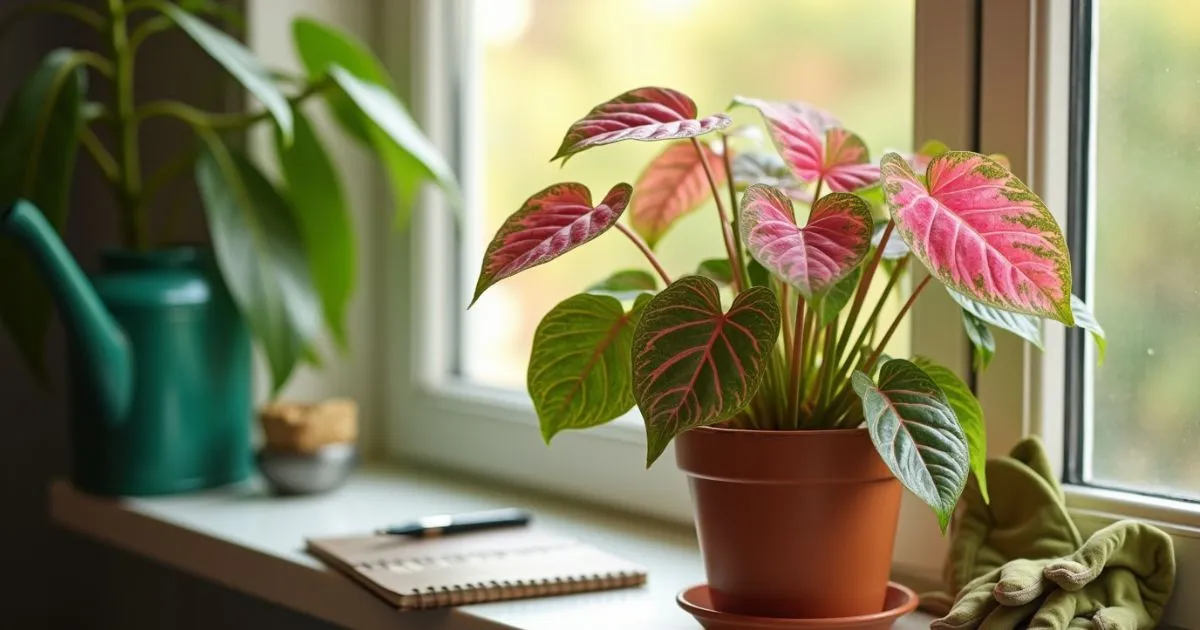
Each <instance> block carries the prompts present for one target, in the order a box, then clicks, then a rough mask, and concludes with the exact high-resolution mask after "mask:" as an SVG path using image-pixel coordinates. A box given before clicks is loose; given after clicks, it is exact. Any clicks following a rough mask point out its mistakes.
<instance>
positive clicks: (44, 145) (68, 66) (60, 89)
mask: <svg viewBox="0 0 1200 630" xmlns="http://www.w3.org/2000/svg"><path fill="white" fill-rule="evenodd" d="M86 88H87V77H86V75H85V73H84V71H83V68H81V67H80V65H79V63H78V61H77V60H76V59H75V58H74V57H73V52H72V51H70V50H56V51H53V52H51V53H50V54H49V55H47V56H46V57H45V59H43V60H42V63H41V65H39V66H38V67H37V68H36V69H35V70H34V71H33V73H32V74H31V75H30V76H29V78H28V79H26V80H25V82H24V83H22V84H21V85H20V86H19V87H18V88H17V91H16V92H15V93H14V94H13V96H12V97H11V98H10V99H9V101H8V104H7V106H6V107H5V109H4V115H3V118H0V138H2V139H3V141H2V142H0V212H4V211H7V208H8V205H9V204H11V203H12V202H14V201H16V200H17V199H25V200H28V201H30V202H32V203H33V204H34V205H36V206H37V207H38V209H39V210H41V212H42V214H44V215H45V216H46V220H47V221H49V223H50V224H51V225H53V226H54V229H55V230H57V231H58V232H60V233H61V232H62V230H63V226H64V225H65V224H66V221H67V209H68V204H69V203H70V194H71V177H72V175H73V173H74V171H75V156H76V152H77V150H78V146H79V144H78V137H79V131H80V129H82V126H83V108H82V105H83V97H84V92H85V91H86ZM0 269H3V270H4V271H3V272H2V273H0V321H3V323H4V327H5V329H7V330H8V335H9V338H10V339H12V341H13V344H14V345H15V346H16V347H17V349H18V350H19V351H20V353H21V355H22V357H24V359H25V362H26V364H27V365H28V366H29V368H30V369H31V370H32V372H33V374H34V376H35V377H36V378H37V379H38V380H39V381H40V382H41V383H42V384H43V385H44V384H46V383H47V382H48V376H47V374H46V362H45V344H46V332H47V331H48V330H49V327H50V320H51V318H52V316H53V305H52V303H51V301H50V294H49V292H48V291H47V289H46V285H45V282H43V280H42V278H41V276H40V275H39V274H38V272H37V271H36V269H35V267H34V264H33V261H32V260H31V259H30V258H29V256H28V255H27V254H26V253H25V252H24V251H23V250H21V249H20V246H19V245H18V244H17V243H16V242H14V241H12V240H11V239H0Z"/></svg>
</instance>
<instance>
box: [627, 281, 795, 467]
mask: <svg viewBox="0 0 1200 630" xmlns="http://www.w3.org/2000/svg"><path fill="white" fill-rule="evenodd" d="M778 337H779V306H778V304H777V303H776V300H775V294H774V293H773V292H771V290H770V289H765V288H762V287H753V288H751V289H748V290H746V291H743V292H742V293H741V294H739V295H738V296H737V298H735V299H734V301H733V305H732V306H730V308H729V311H728V312H722V310H721V296H720V292H719V289H718V288H717V285H716V284H714V283H713V281H712V280H709V279H708V278H703V277H700V276H686V277H684V278H682V279H680V280H677V281H675V282H673V283H671V286H669V287H667V288H666V289H664V290H663V292H662V293H659V294H658V295H656V296H654V297H653V298H652V299H651V300H650V302H649V304H647V305H646V308H645V311H644V312H643V313H642V318H641V321H640V322H639V323H638V325H637V329H636V332H635V333H634V339H633V347H634V356H633V396H634V398H635V399H636V400H637V404H638V408H639V409H640V410H641V411H642V417H643V419H644V420H645V422H646V441H647V444H646V466H647V467H648V466H650V465H651V464H653V463H654V460H656V459H658V457H659V456H660V455H662V452H663V451H664V450H665V449H666V448H667V444H669V443H670V442H671V440H672V439H674V438H675V436H676V435H678V434H679V433H680V432H682V431H686V430H687V429H690V428H692V427H699V426H705V425H710V424H716V423H718V422H721V421H724V420H727V419H729V418H730V417H732V416H733V415H734V414H736V413H738V412H739V411H741V410H742V409H743V408H745V406H746V404H748V403H749V402H750V399H751V398H752V397H753V396H754V394H755V392H757V391H758V388H759V385H761V384H762V378H763V373H764V371H765V367H766V364H767V357H768V356H769V355H770V352H771V349H772V348H773V347H774V346H775V341H776V338H778Z"/></svg>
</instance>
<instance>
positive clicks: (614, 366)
mask: <svg viewBox="0 0 1200 630" xmlns="http://www.w3.org/2000/svg"><path fill="white" fill-rule="evenodd" d="M649 301H650V296H649V295H648V294H642V295H640V296H639V297H638V298H637V300H636V301H635V302H634V304H633V307H632V308H630V310H629V311H628V312H626V311H625V309H624V308H623V307H622V306H621V302H620V301H618V300H617V299H616V298H614V297H611V296H607V295H592V294H587V293H583V294H579V295H574V296H571V297H569V298H567V299H566V300H563V301H562V302H560V303H559V304H558V305H557V306H555V307H554V308H553V309H551V310H550V312H549V313H546V316H545V317H543V318H542V321H541V323H539V324H538V327H537V331H536V332H534V335H533V351H532V353H531V354H530V357H529V373H528V375H527V377H526V385H527V387H528V389H529V396H530V398H532V399H533V406H534V409H535V410H536V411H537V416H538V422H539V424H540V425H541V429H542V438H543V439H545V440H546V442H547V443H549V442H550V440H551V439H552V438H553V437H554V436H555V435H556V434H558V433H559V432H560V431H564V430H567V429H586V428H588V427H594V426H597V425H600V424H604V423H606V422H610V421H612V420H615V419H616V418H618V417H620V416H621V415H623V414H624V413H625V412H627V411H629V410H630V409H632V408H633V389H632V382H633V372H632V362H631V348H632V347H633V331H634V328H635V327H636V326H637V322H638V319H639V318H640V317H641V314H642V311H643V309H644V308H645V306H646V304H647V303H648V302H649Z"/></svg>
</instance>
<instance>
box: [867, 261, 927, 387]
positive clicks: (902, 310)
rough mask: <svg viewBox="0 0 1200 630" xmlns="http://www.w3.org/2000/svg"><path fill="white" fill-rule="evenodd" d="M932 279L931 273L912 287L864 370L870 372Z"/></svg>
mask: <svg viewBox="0 0 1200 630" xmlns="http://www.w3.org/2000/svg"><path fill="white" fill-rule="evenodd" d="M932 279H933V276H932V275H927V276H925V278H924V279H923V280H921V282H920V283H919V284H917V288H915V289H913V292H912V295H910V296H908V300H907V301H905V302H904V306H902V307H900V312H899V313H896V319H893V320H892V325H891V326H888V329H887V332H886V333H884V334H883V339H880V340H879V345H878V346H875V351H874V352H872V353H871V358H869V359H867V362H866V363H864V364H863V369H864V370H866V371H868V372H870V371H871V368H873V367H875V362H876V361H878V360H879V355H880V354H883V349H884V348H885V347H887V344H888V342H889V341H891V340H892V335H893V334H894V333H895V332H896V328H898V327H899V326H900V322H901V321H902V320H903V319H904V316H905V315H907V314H908V311H909V309H911V308H912V305H913V303H914V302H916V301H917V297H918V296H920V295H921V291H923V290H925V286H926V285H928V284H929V281H930V280H932Z"/></svg>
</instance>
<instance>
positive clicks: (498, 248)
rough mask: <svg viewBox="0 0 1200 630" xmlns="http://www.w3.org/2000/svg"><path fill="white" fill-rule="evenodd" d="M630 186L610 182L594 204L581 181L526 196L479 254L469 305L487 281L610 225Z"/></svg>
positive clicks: (626, 200)
mask: <svg viewBox="0 0 1200 630" xmlns="http://www.w3.org/2000/svg"><path fill="white" fill-rule="evenodd" d="M632 194H633V187H632V186H630V185H629V184H617V185H616V186H613V188H612V190H610V191H609V192H608V195H606V196H605V197H604V200H603V201H601V202H600V203H599V204H597V205H596V206H593V205H592V193H591V191H589V190H588V188H587V186H584V185H583V184H579V183H575V182H568V183H563V184H555V185H553V186H550V187H549V188H546V189H545V190H542V191H541V192H538V193H537V194H535V195H533V196H532V197H530V198H529V199H528V200H526V201H525V203H524V204H523V205H522V206H521V209H520V210H517V211H516V212H515V213H513V215H512V216H510V217H508V219H507V220H505V221H504V224H503V225H501V226H500V229H499V230H498V231H497V232H496V236H495V237H493V238H492V242H491V244H489V245H488V247H487V250H486V251H485V252H484V254H483V266H482V268H481V269H480V271H479V281H478V282H477V283H476V285H475V297H474V298H472V300H471V304H474V303H475V301H476V300H478V299H479V296H480V295H482V294H483V292H484V291H486V290H487V289H488V287H490V286H492V285H493V284H495V283H497V282H499V281H500V280H503V279H504V278H507V277H509V276H512V275H515V274H517V273H520V272H522V271H525V270H526V269H529V268H531V267H536V266H538V265H541V264H544V263H547V262H550V261H551V260H554V259H555V258H558V257H559V256H562V255H563V254H565V253H567V252H569V251H571V250H572V249H575V248H576V247H579V246H580V245H583V244H584V243H586V242H588V241H590V240H592V239H594V238H596V237H597V236H600V235H601V234H603V233H604V232H605V231H606V230H608V229H609V228H611V227H612V226H614V225H616V223H617V220H618V219H620V218H621V213H622V212H624V211H625V206H627V205H629V198H630V195H632Z"/></svg>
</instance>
